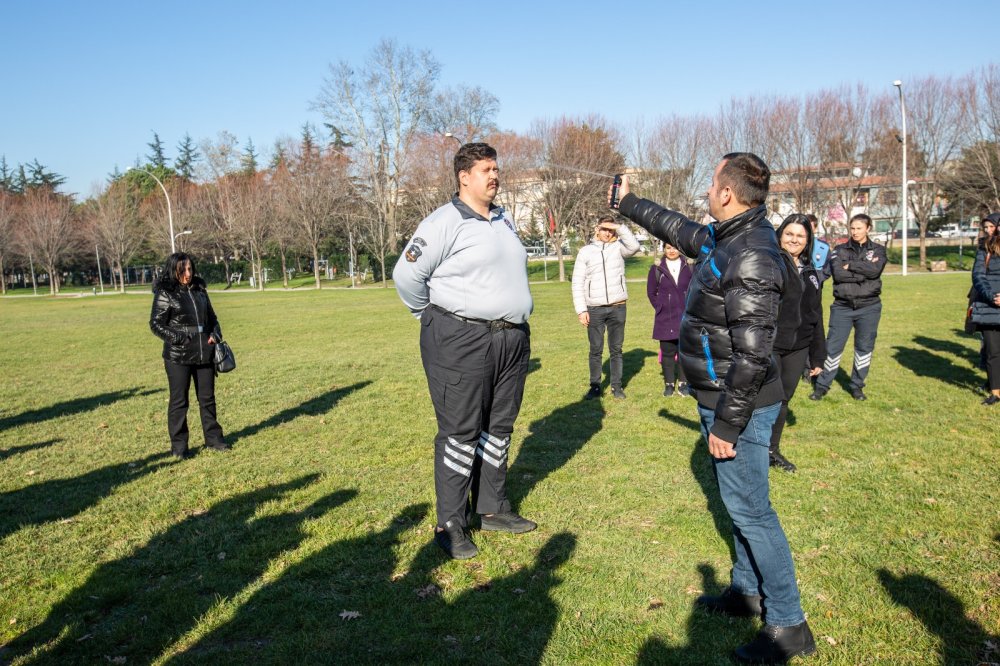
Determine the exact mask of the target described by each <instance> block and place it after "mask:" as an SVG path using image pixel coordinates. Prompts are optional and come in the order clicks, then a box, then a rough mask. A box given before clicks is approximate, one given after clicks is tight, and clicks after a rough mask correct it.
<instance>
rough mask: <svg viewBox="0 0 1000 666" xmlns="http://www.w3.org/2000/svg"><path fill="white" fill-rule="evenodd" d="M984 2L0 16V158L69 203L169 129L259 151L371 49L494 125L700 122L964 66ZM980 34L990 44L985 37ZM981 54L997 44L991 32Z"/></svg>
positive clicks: (47, 9) (469, 5)
mask: <svg viewBox="0 0 1000 666" xmlns="http://www.w3.org/2000/svg"><path fill="white" fill-rule="evenodd" d="M998 24H1000V2H996V1H994V0H980V1H978V2H972V1H963V0H956V1H954V2H949V3H941V2H926V1H924V0H911V1H908V2H888V1H879V0H874V1H872V0H869V1H868V2H857V1H855V0H845V1H843V2H838V3H815V4H810V3H808V2H803V1H802V0H798V1H796V2H787V1H785V0H778V1H772V2H769V3H764V2H756V3H749V2H715V3H706V2H669V1H661V2H644V1H638V2H631V3H624V2H622V3H614V2H589V1H588V2H573V3H569V2H565V3H554V2H551V3H546V2H541V1H537V0H536V1H535V2H522V1H520V0H511V1H509V2H492V3H490V2H480V3H473V2H451V1H441V2H431V3H414V2H387V1H386V2H380V1H378V0H373V1H369V2H354V3H341V2H297V1H295V0H287V1H286V2H281V3H278V2H246V1H244V2H230V1H228V0H227V1H219V2H212V1H211V0H204V1H203V2H197V3H196V2H186V1H177V2H174V3H152V2H146V3H143V2H135V1H134V0H133V1H131V2H102V1H100V0H94V2H88V3H85V2H82V0H81V1H75V2H69V1H65V2H53V1H47V0H34V1H30V2H29V1H28V0H8V2H5V3H4V7H3V10H2V16H0V45H2V48H3V53H4V56H5V57H4V67H3V76H2V79H0V81H2V83H0V91H2V93H0V154H2V155H5V156H6V158H7V162H8V163H9V164H16V163H27V162H30V161H31V160H33V159H36V158H37V159H38V160H39V161H40V162H41V163H42V164H44V165H45V166H47V167H48V168H49V169H52V170H54V171H56V172H58V173H60V174H62V175H64V176H66V178H67V183H66V185H65V186H64V188H63V189H64V190H65V191H68V192H77V193H80V194H82V195H86V194H88V193H90V191H91V188H92V186H93V185H94V184H100V183H103V181H104V179H105V177H106V175H107V174H108V173H109V172H111V171H112V170H113V169H114V168H115V166H116V165H117V166H119V167H122V168H124V167H126V166H128V165H130V164H132V163H133V162H134V161H135V159H136V157H137V156H140V157H141V156H143V155H145V154H146V153H147V152H148V149H147V147H146V144H147V143H148V142H149V141H150V140H151V138H152V131H154V130H155V131H156V132H158V133H159V135H160V137H161V138H162V139H163V141H164V143H165V144H166V148H167V156H168V158H171V159H172V158H173V157H175V156H176V145H177V143H178V141H179V140H180V139H181V138H182V137H183V135H184V133H185V132H188V133H190V134H191V136H192V137H193V138H194V139H195V140H196V141H200V140H202V139H205V138H212V137H215V136H216V134H217V133H218V132H219V131H221V130H227V131H229V132H231V133H233V134H235V135H236V136H237V137H238V139H239V141H240V143H241V144H243V143H245V142H246V140H247V138H248V137H250V138H252V139H253V141H254V144H255V145H256V146H257V147H258V149H260V150H262V151H266V150H267V148H268V147H269V146H270V145H271V144H272V143H273V142H274V140H275V139H276V138H278V137H280V136H283V135H296V134H298V131H299V128H300V127H301V125H302V124H303V123H304V122H306V121H312V122H317V123H318V122H319V121H320V118H319V116H318V115H317V114H316V113H314V112H311V111H310V110H309V104H310V101H311V100H312V99H314V98H315V97H316V95H317V93H318V92H319V89H320V86H321V84H322V80H323V77H324V76H325V74H326V72H327V66H328V64H329V63H332V62H338V61H340V60H347V61H349V62H352V63H361V62H362V61H363V60H364V59H365V57H366V56H367V54H368V52H369V51H370V50H371V48H372V47H373V46H374V45H375V44H376V43H377V42H378V41H379V40H381V39H383V38H392V39H395V40H396V41H397V42H399V43H400V44H403V45H409V46H412V47H414V48H417V49H429V50H431V51H432V53H433V54H434V55H435V57H436V58H437V59H438V60H439V61H440V62H441V64H442V72H441V79H440V83H441V84H443V85H456V84H466V85H469V86H476V85H478V86H482V87H484V88H486V89H488V90H490V91H492V92H493V93H494V94H495V95H496V96H497V97H498V98H499V99H500V103H501V111H500V117H499V123H500V126H501V127H502V128H504V129H510V130H517V131H526V130H527V129H528V128H529V127H530V125H531V122H532V120H534V119H536V118H553V117H558V116H561V115H571V116H576V115H585V114H589V113H599V114H603V115H604V116H606V117H607V118H608V119H610V120H612V121H616V122H627V121H629V120H632V119H634V118H638V117H645V118H647V119H649V118H655V117H657V116H660V115H669V114H672V113H677V114H681V115H687V114H694V113H714V112H715V111H716V110H717V109H718V107H719V105H720V104H722V103H723V102H725V101H727V100H728V99H729V98H730V97H732V96H743V95H749V94H802V93H806V92H810V91H814V90H819V89H822V88H826V87H832V86H836V85H839V84H841V83H854V82H858V81H860V82H863V83H865V84H867V85H869V86H870V87H872V88H878V87H884V88H886V89H890V88H891V85H892V81H893V79H897V78H901V79H903V80H904V81H905V80H906V79H908V78H916V77H920V76H925V75H928V74H938V75H947V74H956V75H960V74H965V73H968V72H971V71H973V70H975V69H977V68H978V67H981V66H982V65H985V64H988V63H989V62H991V60H992V61H994V62H1000V57H998V56H996V55H995V54H996V53H998V52H1000V50H998V49H997V47H996V46H994V45H993V44H991V43H990V42H989V41H986V40H987V33H984V29H985V30H988V31H989V34H990V35H992V34H993V33H995V31H996V26H997V25H998ZM988 38H989V39H991V40H993V39H994V38H993V37H988ZM994 44H995V40H994Z"/></svg>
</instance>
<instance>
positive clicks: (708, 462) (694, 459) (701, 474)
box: [660, 409, 736, 561]
mask: <svg viewBox="0 0 1000 666" xmlns="http://www.w3.org/2000/svg"><path fill="white" fill-rule="evenodd" d="M660 416H662V417H663V418H665V419H667V420H668V421H673V422H674V423H676V424H678V425H681V426H684V427H685V428H687V429H689V430H693V431H694V432H696V433H698V439H696V440H695V442H694V447H693V448H692V451H691V473H692V474H694V478H695V479H696V480H697V481H698V485H699V486H701V492H702V493H704V494H705V501H706V503H707V506H708V511H709V513H710V514H712V522H713V523H715V529H716V531H717V532H718V533H719V536H720V537H722V540H723V541H725V542H726V545H727V546H729V557H730V559H732V560H733V561H736V546H735V544H734V543H733V521H732V520H731V519H730V518H729V513H728V512H727V511H726V505H725V504H723V503H722V495H720V494H719V482H718V480H717V479H716V478H715V466H714V465H713V464H712V456H711V455H709V453H708V444H706V443H705V439H704V437H702V436H701V423H700V422H699V421H695V420H693V419H686V418H684V417H683V416H678V415H676V414H671V413H670V412H668V411H667V410H665V409H661V410H660Z"/></svg>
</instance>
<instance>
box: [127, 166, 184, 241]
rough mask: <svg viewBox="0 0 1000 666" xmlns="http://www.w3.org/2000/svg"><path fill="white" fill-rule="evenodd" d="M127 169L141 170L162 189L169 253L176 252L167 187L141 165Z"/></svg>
mask: <svg viewBox="0 0 1000 666" xmlns="http://www.w3.org/2000/svg"><path fill="white" fill-rule="evenodd" d="M129 171H141V172H143V173H144V174H146V175H148V176H149V177H150V178H152V179H153V180H155V181H156V184H157V185H159V186H160V189H161V190H163V196H164V197H166V199H167V223H168V224H169V225H170V254H173V253H175V252H177V236H175V235H174V214H173V212H172V211H171V210H170V195H169V194H167V188H165V187H164V186H163V183H162V182H161V181H160V179H159V178H157V177H156V176H154V175H153V174H152V172H150V171H147V170H146V169H143V168H142V167H137V166H134V167H130V168H129ZM179 235H180V234H178V236H179Z"/></svg>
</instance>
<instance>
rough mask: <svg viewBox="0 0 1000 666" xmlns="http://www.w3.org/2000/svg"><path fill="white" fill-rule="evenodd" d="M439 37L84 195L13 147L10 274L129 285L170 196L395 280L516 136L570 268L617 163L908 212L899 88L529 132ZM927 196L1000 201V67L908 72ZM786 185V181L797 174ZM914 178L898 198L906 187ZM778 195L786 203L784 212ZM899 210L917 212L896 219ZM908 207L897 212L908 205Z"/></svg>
mask: <svg viewBox="0 0 1000 666" xmlns="http://www.w3.org/2000/svg"><path fill="white" fill-rule="evenodd" d="M440 70H441V67H440V64H439V63H438V62H437V60H436V59H435V58H434V56H433V55H432V54H431V53H430V52H429V51H416V50H414V49H412V48H409V47H406V46H401V45H399V44H397V43H396V42H393V41H388V40H387V41H383V42H381V43H380V44H378V45H377V46H376V47H375V48H374V49H373V50H372V51H371V53H370V54H369V56H368V58H367V59H366V60H365V61H364V62H361V63H356V64H352V63H349V62H346V61H345V62H340V63H336V64H331V65H330V67H329V69H328V72H327V74H326V76H325V78H324V80H323V82H322V85H321V87H320V90H319V93H318V95H317V96H316V98H315V99H314V100H313V102H312V108H313V110H315V111H317V112H318V113H319V114H320V116H321V117H322V118H323V123H322V126H321V127H316V126H313V125H311V124H306V125H304V126H303V127H302V128H301V130H300V131H299V133H298V136H296V137H294V138H292V137H284V138H281V139H278V140H277V141H275V142H274V144H273V145H272V146H271V147H270V148H269V149H268V150H267V151H266V152H267V155H266V156H264V155H262V154H261V153H260V152H259V151H258V148H257V147H256V146H255V145H254V143H253V141H252V140H251V139H249V138H248V139H247V140H246V141H245V142H244V143H242V145H241V144H240V142H239V141H238V139H237V137H235V136H233V135H232V134H230V133H229V132H225V131H222V132H220V133H219V134H218V135H217V136H216V137H214V138H212V139H205V140H202V141H200V142H198V143H196V142H195V141H194V140H193V139H192V138H191V137H190V136H189V135H185V136H184V137H183V138H182V139H181V140H180V141H179V142H178V144H177V147H176V156H175V157H174V158H173V160H171V159H169V158H168V156H167V154H166V152H167V151H166V149H165V147H164V144H163V142H162V141H161V139H160V137H159V135H158V134H156V133H155V132H154V133H153V138H152V140H151V141H150V143H149V144H147V147H148V153H147V154H146V155H145V161H144V162H142V163H137V164H136V165H135V167H136V168H131V169H128V170H126V171H125V172H120V171H118V170H117V169H116V170H115V172H114V173H112V174H110V175H109V177H108V180H107V183H106V184H105V185H104V186H103V187H101V188H100V189H99V191H95V192H93V193H92V194H91V195H90V196H89V197H87V198H86V199H85V200H83V201H81V202H77V201H76V200H75V199H74V198H73V197H71V196H68V195H66V194H63V193H61V192H60V187H61V186H62V185H63V184H64V182H65V179H64V178H63V177H62V176H60V175H59V174H57V173H55V172H53V171H51V170H49V169H48V168H47V167H45V166H43V165H42V164H40V163H39V162H38V161H37V160H35V161H33V162H32V163H30V164H27V165H17V166H16V167H13V168H12V167H9V166H8V164H7V162H6V160H5V159H3V158H0V274H2V275H4V276H5V279H4V280H0V285H2V286H0V289H2V290H3V292H4V293H6V289H7V282H8V280H7V277H9V275H10V274H12V273H14V272H15V271H22V272H23V271H25V269H30V270H31V272H32V275H34V272H35V270H42V271H44V272H45V273H47V274H48V276H49V288H50V291H51V292H52V293H58V291H59V288H60V280H61V275H62V273H63V272H64V271H66V270H71V269H73V268H74V267H77V266H81V265H88V266H89V265H90V264H91V260H90V257H91V256H93V255H94V254H99V255H100V256H101V257H102V259H103V260H104V262H105V266H106V267H107V268H109V269H110V274H111V279H112V287H113V288H115V289H119V290H122V291H123V290H124V288H125V280H124V275H125V273H126V269H127V267H128V266H129V265H131V264H133V263H134V262H136V261H142V262H149V263H159V262H160V261H161V260H162V258H163V257H164V256H165V255H166V254H167V253H168V252H169V248H170V246H171V240H172V239H171V238H170V232H169V230H168V228H169V227H168V223H167V216H168V210H167V202H166V198H165V197H164V196H163V193H162V192H161V191H160V190H159V185H158V184H157V181H156V180H155V179H154V178H153V177H151V175H152V176H155V177H156V179H159V181H160V182H162V183H163V185H164V188H165V189H166V191H167V192H168V193H169V199H170V203H171V204H172V206H171V211H170V212H172V214H173V215H172V217H173V227H174V233H175V234H177V233H179V232H182V231H188V230H190V232H191V233H190V234H187V233H185V234H183V235H180V236H178V237H177V239H176V240H177V243H178V244H179V247H180V248H183V249H184V250H185V251H190V252H192V253H194V254H196V255H197V256H199V257H200V258H201V259H202V261H203V262H204V261H206V260H211V262H212V263H216V264H220V265H221V266H222V267H223V270H224V273H225V277H226V279H229V276H230V275H231V273H232V270H231V264H232V262H239V264H240V265H246V266H247V267H248V269H249V270H250V271H252V274H253V275H254V276H255V278H256V280H255V284H256V286H257V288H260V289H262V288H264V283H265V281H264V280H263V279H261V278H262V276H263V273H264V262H265V260H267V261H269V262H272V263H274V264H280V267H281V273H282V279H283V282H284V284H285V286H287V284H288V276H289V269H290V268H291V267H292V266H295V267H300V266H302V265H303V260H305V264H306V265H309V266H310V267H311V269H312V274H313V281H314V283H315V286H316V287H317V288H320V287H321V286H322V280H321V278H322V272H321V266H322V263H323V262H322V261H321V260H322V259H323V258H324V257H327V256H331V255H335V256H346V257H349V261H350V262H351V263H352V264H353V265H354V266H357V265H358V259H359V255H360V254H364V255H366V256H367V257H368V259H369V261H370V262H371V264H372V268H373V272H374V274H375V275H377V276H379V277H380V278H381V279H382V280H383V282H384V281H385V278H386V275H387V273H388V272H391V264H392V262H393V261H394V260H395V257H396V256H397V253H398V251H399V248H400V247H401V246H402V244H403V243H404V242H405V241H406V240H407V238H408V237H409V235H410V234H412V231H413V229H414V228H415V227H416V224H417V223H418V222H419V221H420V220H421V219H422V218H423V217H424V216H426V215H427V214H428V213H430V212H431V211H432V210H434V209H435V208H436V207H438V206H440V205H441V204H443V203H445V202H446V201H448V199H449V198H450V196H451V194H452V193H453V192H454V191H455V189H456V186H455V183H454V174H453V172H452V162H451V160H452V157H453V155H454V152H455V150H456V149H457V147H458V145H459V143H462V142H470V141H480V140H481V141H487V142H489V143H491V144H492V145H494V146H495V147H496V148H497V149H498V151H499V153H500V161H501V169H502V181H501V182H502V188H501V193H500V196H499V200H500V201H499V202H500V203H501V204H502V205H503V206H504V207H505V208H506V209H507V210H508V212H509V213H511V215H512V216H513V217H514V219H515V221H517V222H518V224H519V226H520V227H521V230H522V234H523V236H524V237H525V239H526V240H531V241H541V240H543V239H544V241H545V242H547V243H550V244H551V247H553V248H554V249H555V250H556V252H557V254H558V259H559V267H560V279H565V270H564V266H563V257H562V248H563V245H564V243H565V242H566V241H567V240H568V239H570V238H586V235H587V233H588V228H589V226H590V225H591V224H592V223H593V222H594V221H595V220H596V217H597V216H599V215H601V214H602V213H603V212H605V211H606V205H605V201H604V199H605V192H606V190H607V186H608V183H609V176H610V174H615V173H621V172H624V171H628V172H630V173H631V174H632V179H633V182H635V183H636V187H637V190H638V191H639V192H640V193H641V194H642V195H643V196H645V197H648V198H651V199H654V200H656V201H658V202H660V203H662V204H664V205H667V206H670V207H672V208H674V209H677V210H680V211H682V212H684V213H686V214H687V215H689V216H690V217H692V218H695V219H697V218H698V217H700V216H703V215H704V213H705V205H704V197H703V192H704V190H705V188H706V187H707V185H708V182H709V180H710V178H711V170H712V167H713V165H714V164H715V163H717V161H718V158H719V157H720V156H721V155H722V154H724V153H727V152H731V151H734V150H746V151H752V152H755V153H757V154H759V155H761V156H762V157H763V158H764V159H765V161H767V162H768V164H769V165H770V166H771V168H772V171H773V172H774V173H775V176H774V178H773V179H772V185H773V189H774V190H775V191H776V195H775V196H776V197H777V196H780V197H782V198H783V200H784V202H785V207H786V208H787V207H791V208H793V209H794V210H795V211H796V212H812V213H815V214H817V215H818V216H819V217H820V219H821V221H823V222H825V223H826V226H827V227H828V228H830V227H833V226H835V225H836V224H837V223H838V220H839V218H837V216H835V215H833V214H832V213H831V211H835V210H838V209H839V210H841V211H851V210H852V209H855V210H856V209H857V207H858V205H859V204H860V205H861V206H863V207H872V206H875V205H880V206H881V207H882V209H883V210H884V209H886V208H889V209H892V207H893V206H895V210H896V211H897V212H898V213H901V206H902V202H901V200H900V198H899V197H898V192H899V189H900V188H898V187H897V188H895V189H894V188H892V187H888V186H886V187H882V188H879V189H877V191H878V192H880V193H881V194H879V195H878V196H881V197H882V199H883V200H882V201H875V200H870V199H865V200H864V201H859V200H858V198H857V194H858V192H859V191H860V190H861V189H862V188H864V187H866V186H867V185H869V184H871V183H873V182H878V183H882V184H890V183H892V184H898V183H899V182H900V181H901V178H902V174H901V164H902V139H903V137H902V130H901V123H900V111H899V99H898V93H897V91H896V89H894V88H889V89H888V90H880V91H871V90H869V89H867V88H866V87H865V86H862V85H841V86H838V87H835V88H830V89H825V90H820V91H817V92H813V93H809V94H806V95H803V96H776V95H775V96H753V97H744V98H733V99H731V100H730V101H729V102H728V103H727V104H724V105H723V106H722V107H721V108H720V109H719V110H718V111H717V112H716V113H714V114H711V115H695V116H680V115H670V116H660V117H656V118H655V119H652V120H646V119H637V120H635V121H633V122H631V123H626V124H618V125H616V124H613V123H611V122H609V121H607V120H606V119H605V118H603V117H601V116H599V115H591V116H570V115H567V116H564V117H562V118H558V119H545V120H537V121H535V122H534V123H533V124H532V126H531V127H530V128H529V129H528V130H527V131H525V132H521V133H518V132H510V131H501V130H500V129H499V128H498V126H497V120H496V119H497V114H498V112H499V108H500V101H499V100H498V99H497V98H496V97H495V96H494V95H492V94H491V93H489V92H488V91H486V90H484V89H482V88H479V87H467V86H458V87H453V88H442V87H440V86H439V85H438V77H439V73H440ZM903 90H904V94H905V102H906V109H907V137H906V142H907V146H908V160H909V170H908V179H910V180H912V181H913V182H912V183H911V185H910V187H909V200H908V202H907V205H908V206H909V211H910V213H911V215H912V218H913V219H914V220H915V222H916V224H917V226H918V229H919V233H920V251H921V262H922V263H923V261H924V260H925V251H924V250H925V248H924V239H925V238H926V233H927V231H928V230H929V229H931V228H932V227H933V225H934V224H936V223H940V222H942V221H945V220H948V219H952V218H955V217H957V216H959V215H961V216H962V217H964V218H966V219H967V218H969V217H970V216H973V215H982V214H985V213H986V212H989V211H993V210H1000V68H998V67H997V66H996V65H988V66H985V67H983V68H981V69H980V70H977V71H974V72H971V73H969V74H967V75H965V76H959V77H934V76H929V77H924V78H922V79H918V80H913V81H908V82H906V83H905V87H904V89H903ZM779 184H780V186H778V185H779ZM894 193H895V197H896V198H895V199H893V198H892V197H893V194H894ZM778 203H779V202H778V200H777V199H775V200H774V201H772V204H773V205H772V208H774V209H777V208H778V207H779V206H778ZM893 217H894V218H895V219H898V218H900V217H901V215H900V214H897V215H895V216H893ZM893 224H895V220H894V221H893Z"/></svg>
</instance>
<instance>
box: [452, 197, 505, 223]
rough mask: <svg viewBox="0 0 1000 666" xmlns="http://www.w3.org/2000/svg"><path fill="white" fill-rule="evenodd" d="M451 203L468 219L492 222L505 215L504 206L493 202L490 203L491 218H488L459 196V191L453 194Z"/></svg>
mask: <svg viewBox="0 0 1000 666" xmlns="http://www.w3.org/2000/svg"><path fill="white" fill-rule="evenodd" d="M451 205H452V206H454V207H455V208H457V209H458V213H459V214H460V215H461V216H462V218H463V219H466V220H483V221H484V222H490V221H491V220H496V219H499V218H501V217H503V208H501V207H500V206H498V205H496V204H493V203H491V204H490V216H491V217H490V219H489V220H487V219H486V218H485V217H483V216H482V215H480V214H479V213H477V212H476V211H474V210H472V208H470V207H469V205H468V204H467V203H465V202H464V201H462V200H461V199H459V198H458V192H456V193H455V194H453V195H452V196H451Z"/></svg>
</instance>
